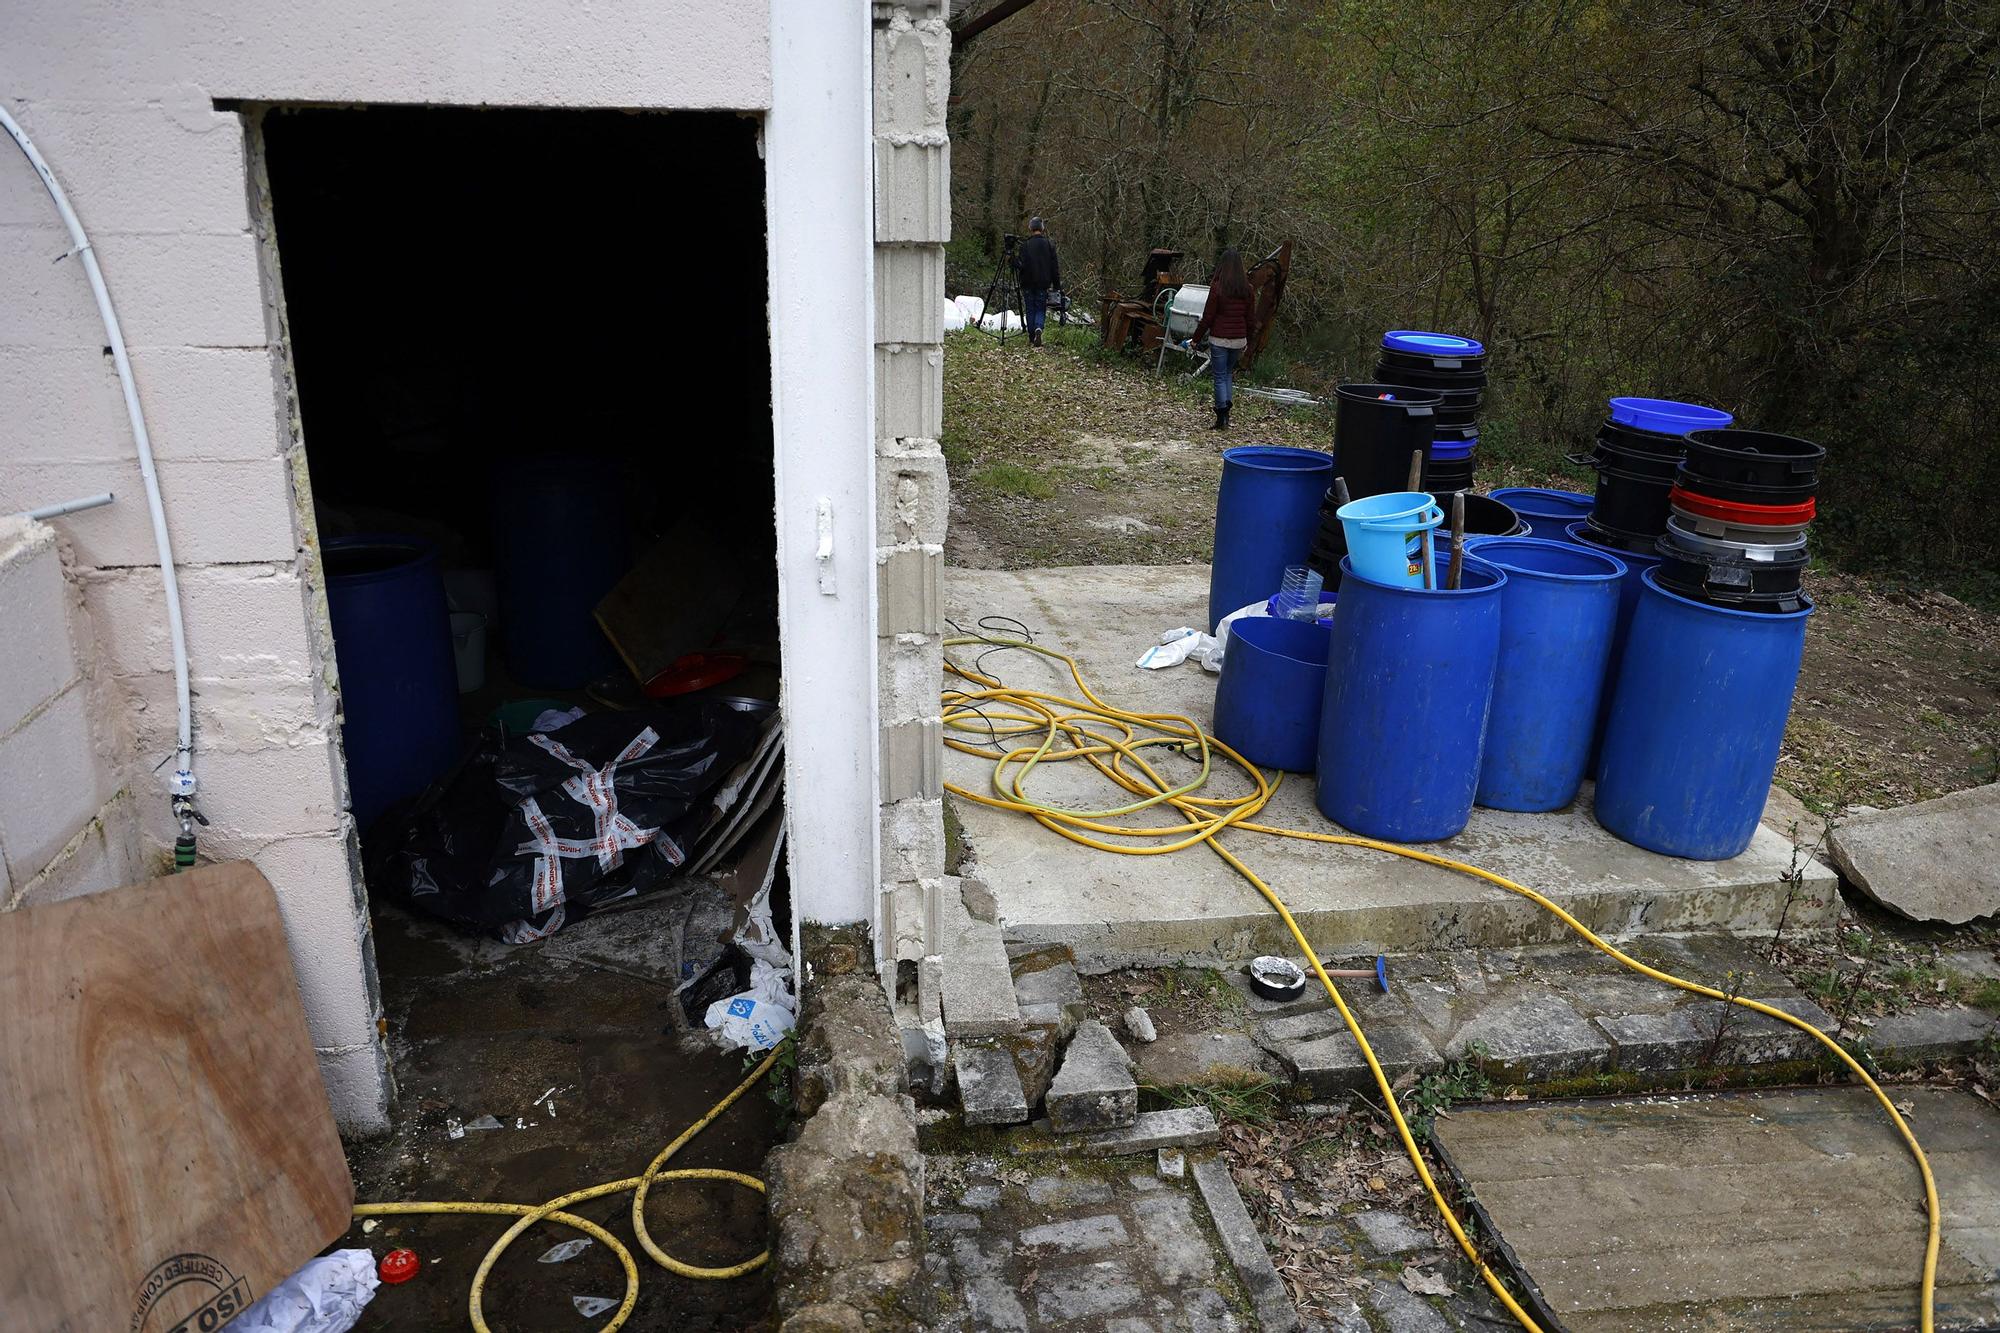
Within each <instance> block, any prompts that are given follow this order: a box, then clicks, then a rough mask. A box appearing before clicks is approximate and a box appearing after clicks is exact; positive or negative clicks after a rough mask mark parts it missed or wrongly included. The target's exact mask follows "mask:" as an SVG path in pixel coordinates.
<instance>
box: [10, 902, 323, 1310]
mask: <svg viewBox="0 0 2000 1333" xmlns="http://www.w3.org/2000/svg"><path fill="white" fill-rule="evenodd" d="M328 887H329V891H333V892H343V893H344V892H345V888H344V886H328ZM353 1204H354V1186H353V1182H352V1181H351V1180H350V1179H349V1177H348V1173H347V1159H346V1157H345V1156H344V1155H343V1153H342V1151H341V1146H340V1136H339V1135H338V1133H337V1132H336V1131H335V1129H334V1124H333V1114H332V1110H331V1108H330V1107H329V1105H328V1102H327V1096H326V1089H325V1086H324V1085H323V1084H322V1083H321V1081H320V1076H319V1066H318V1063H317V1061H316V1060H315V1059H314V1056H313V1049H312V1037H311V1035H310V1033H309V1032H308V1031H307V1028H306V1018H305V1010H304V1008H303V1007H302V1006H301V1004H300V1002H299V992H298V983H297V981H296V980H295V978H294V976H293V973H292V964H291V956H290V954H289V953H288V952H287V949H286V945H285V932H284V923H283V921H282V920H281V919H280V917H279V915H278V903H277V898H276V896H275V895H274V894H273V893H272V892H271V886H270V885H269V884H268V883H267V882H266V881H265V879H264V877H263V875H262V874H260V873H259V872H258V870H257V868H256V867H255V866H253V865H251V864H250V863H248V862H231V863H228V864H224V865H215V866H203V867H200V868H197V869H195V870H192V871H189V872H188V873H186V874H183V875H175V876H171V877H169V878H165V879H156V880H151V881H149V882H147V883H144V884H132V885H127V886H125V887H124V888H120V889H113V890H111V891H109V892H106V893H99V894H93V895H91V896H89V897H84V898H76V899H72V900H70V901H68V902H62V903H53V904H50V905H48V906H45V907H31V908H25V909H22V910H20V911H17V912H12V913H8V914H5V915H0V1311H4V1312H5V1314H4V1317H0V1323H4V1324H5V1327H6V1328H8V1329H10V1330H13V1329H20V1330H36V1331H38V1333H39V1331H40V1330H57V1331H60V1333H109V1331H110V1330H122V1331H123V1333H178V1330H180V1329H182V1328H184V1327H185V1328H186V1329H188V1330H190V1331H191V1333H200V1331H202V1330H208V1329H214V1328H220V1327H221V1326H222V1325H223V1324H225V1323H227V1322H228V1319H229V1318H230V1317H231V1316H233V1315H234V1314H235V1313H236V1312H237V1311H239V1310H241V1309H242V1307H243V1306H245V1305H247V1304H248V1303H249V1302H250V1301H251V1300H254V1299H255V1298H256V1297H258V1296H260V1295H262V1294H263V1293H265V1292H266V1291H269V1290H270V1289H271V1287H272V1286H273V1285H275V1284H276V1283H278V1282H279V1281H281V1280H283V1279H284V1278H285V1277H286V1276H288V1275H289V1274H291V1273H292V1272H293V1271H295V1270H296V1269H297V1268H298V1267H299V1265H301V1264H303V1263H304V1262H305V1261H306V1260H308V1259H310V1258H312V1257H313V1255H315V1254H317V1253H318V1252H319V1251H320V1250H321V1249H323V1248H324V1247H325V1246H326V1245H327V1244H328V1243H329V1242H330V1241H332V1240H334V1239H336V1238H338V1237H339V1236H340V1235H341V1233H342V1232H344V1231H345V1230H346V1229H347V1226H348V1223H349V1214H350V1212H351V1210H352V1208H353Z"/></svg>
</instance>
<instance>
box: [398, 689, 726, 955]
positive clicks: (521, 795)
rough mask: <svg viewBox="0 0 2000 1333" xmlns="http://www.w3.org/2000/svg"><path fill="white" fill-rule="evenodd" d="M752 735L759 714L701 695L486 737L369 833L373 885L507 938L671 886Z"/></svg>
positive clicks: (548, 929) (549, 928)
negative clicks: (413, 802)
mask: <svg viewBox="0 0 2000 1333" xmlns="http://www.w3.org/2000/svg"><path fill="white" fill-rule="evenodd" d="M757 732H758V724H757V719H756V718H755V717H753V716H750V715H748V714H745V713H740V712H738V711H736V710H735V709H732V708H729V707H727V706H725V705H723V704H719V703H710V702H697V701H687V702H683V703H679V704H671V705H662V706H657V707H650V708H645V709H637V710H633V711H630V712H622V713H595V714H591V715H588V716H585V717H581V718H578V719H577V720H576V721H574V722H572V723H570V724H569V725H568V726H565V727H562V728H560V729H558V730H556V731H552V732H547V733H540V732H534V733H530V734H528V735H525V736H518V737H513V738H511V739H506V738H503V737H502V736H501V734H500V733H499V732H497V731H493V730H489V731H487V732H485V733H483V734H482V735H481V737H480V740H479V744H478V745H477V746H476V747H475V749H474V751H473V753H472V754H471V755H470V756H468V757H467V759H466V760H465V762H464V763H462V764H461V765H460V766H459V767H458V768H457V769H456V770H455V771H454V772H452V773H451V774H450V775H448V776H447V777H446V778H445V779H444V780H443V781H442V782H440V783H439V784H438V785H437V786H436V787H434V788H433V789H432V790H431V791H430V792H428V793H426V794H425V796H424V798H423V800H422V801H420V802H419V803H418V804H417V805H416V807H415V808H414V809H412V810H411V811H409V812H408V813H407V814H405V815H403V816H401V817H400V818H393V819H385V820H383V821H382V824H381V826H379V827H378V828H376V829H375V830H373V831H372V832H371V835H370V837H369V857H368V861H369V864H368V878H369V882H370V885H371V887H373V888H376V889H378V890H380V889H386V890H388V891H390V892H393V893H396V894H398V895H400V896H401V897H403V898H404V899H405V900H406V901H407V902H408V903H409V904H410V905H411V906H412V907H415V908H417V909H419V910H421V911H424V912H428V913H430V914H431V915H433V916H439V917H442V918H444V919H445V920H447V921H451V922H455V923H457V924H458V925H461V926H467V927H470V928H473V929H476V930H485V931H493V932H496V933H498V934H499V935H500V936H501V938H503V939H506V940H508V941H509V942H511V943H516V944H520V943H526V942H527V941H529V940H535V939H540V938H542V937H543V936H545V935H549V934H552V933H553V932H555V931H556V930H558V929H560V928H561V927H562V924H563V922H564V921H565V920H568V919H570V918H572V917H574V916H576V915H578V914H580V913H581V912H584V911H588V910H589V909H590V908H591V907H593V906H596V905H598V904H601V903H604V902H608V901H610V900H611V899H613V898H620V897H624V896H625V895H626V894H628V893H631V892H633V891H635V890H636V891H639V892H643V891H645V890H646V889H648V888H651V887H653V886H655V885H657V884H659V883H661V882H663V881H664V880H666V879H667V878H669V877H670V876H671V875H672V874H673V873H674V871H675V870H676V869H678V868H679V866H680V865H681V863H682V861H683V860H685V859H686V848H687V845H688V843H689V842H690V841H691V840H692V839H693V837H694V835H695V834H696V833H698V832H699V831H700V829H701V826H702V824H703V823H704V822H705V821H706V819H707V817H708V813H709V811H708V806H709V801H708V797H709V795H710V793H712V792H713V791H714V790H715V788H716V787H717V786H719V785H720V784H721V782H722V780H723V779H724V778H725V777H726V776H728V774H729V772H730V770H731V769H732V768H734V767H735V766H736V764H737V763H738V762H740V761H741V760H742V759H743V757H744V756H745V755H747V754H748V753H749V752H750V749H751V747H752V746H754V745H755V744H756V741H757Z"/></svg>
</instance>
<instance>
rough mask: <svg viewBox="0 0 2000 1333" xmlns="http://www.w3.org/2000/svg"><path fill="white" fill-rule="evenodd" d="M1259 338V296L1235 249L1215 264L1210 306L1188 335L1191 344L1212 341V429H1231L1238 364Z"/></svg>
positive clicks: (1210, 359)
mask: <svg viewBox="0 0 2000 1333" xmlns="http://www.w3.org/2000/svg"><path fill="white" fill-rule="evenodd" d="M1256 336H1257V296H1256V293H1255V292H1253V291H1252V290H1251V289H1250V275H1249V274H1248V273H1247V272H1245V271H1244V268H1243V255H1242V252H1241V251H1239V250H1237V249H1236V248H1235V247H1234V246H1231V247H1230V248H1229V249H1227V250H1224V251H1223V252H1222V257H1221V258H1220V259H1218V260H1216V261H1215V272H1214V274H1213V275H1211V276H1210V278H1209V280H1208V304H1206V305H1204V306H1203V307H1202V310H1201V322H1200V323H1199V324H1196V325H1195V326H1194V332H1193V333H1191V334H1189V335H1188V341H1189V342H1190V343H1198V342H1200V341H1201V340H1202V338H1203V337H1206V338H1207V339H1208V356H1209V360H1208V368H1209V371H1210V373H1211V374H1212V375H1213V377H1214V379H1215V424H1214V425H1213V426H1211V427H1209V429H1210V430H1227V429H1229V403H1230V398H1231V397H1232V394H1231V390H1232V388H1233V387H1234V385H1233V383H1232V375H1233V372H1234V371H1235V369H1236V363H1237V362H1238V361H1240V360H1242V359H1243V349H1244V348H1246V347H1248V346H1249V345H1250V340H1251V339H1252V338H1255V337H1256Z"/></svg>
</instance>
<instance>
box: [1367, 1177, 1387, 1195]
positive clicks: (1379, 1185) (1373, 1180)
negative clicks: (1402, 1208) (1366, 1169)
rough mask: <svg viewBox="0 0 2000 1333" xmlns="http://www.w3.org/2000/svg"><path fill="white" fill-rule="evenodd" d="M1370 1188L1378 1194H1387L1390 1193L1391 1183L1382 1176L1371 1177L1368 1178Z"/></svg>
mask: <svg viewBox="0 0 2000 1333" xmlns="http://www.w3.org/2000/svg"><path fill="white" fill-rule="evenodd" d="M1368 1188H1369V1189H1371V1190H1374V1191H1375V1192H1376V1193H1377V1194H1387V1193H1388V1192H1389V1182H1388V1181H1386V1180H1384V1179H1382V1177H1380V1176H1370V1177H1368Z"/></svg>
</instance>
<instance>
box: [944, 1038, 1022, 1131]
mask: <svg viewBox="0 0 2000 1333" xmlns="http://www.w3.org/2000/svg"><path fill="white" fill-rule="evenodd" d="M951 1063H952V1068H953V1069H954V1070H955V1071H956V1072H957V1074H958V1097H959V1102H960V1104H961V1105H962V1106H963V1107H964V1108H965V1123H966V1124H968V1125H1018V1124H1020V1123H1021V1122H1022V1121H1024V1120H1026V1119H1027V1118H1028V1098H1027V1095H1026V1094H1025V1093H1024V1092H1023V1091H1022V1089H1021V1075H1020V1073H1019V1072H1018V1071H1017V1070H1016V1069H1015V1068H1014V1057H1013V1056H1012V1055H1010V1054H1008V1053H1007V1052H1006V1051H1005V1050H1002V1049H1000V1048H999V1047H997V1046H975V1045H973V1044H972V1043H971V1042H969V1041H961V1042H960V1043H959V1044H958V1049H956V1050H954V1051H953V1052H952V1054H951Z"/></svg>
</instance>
